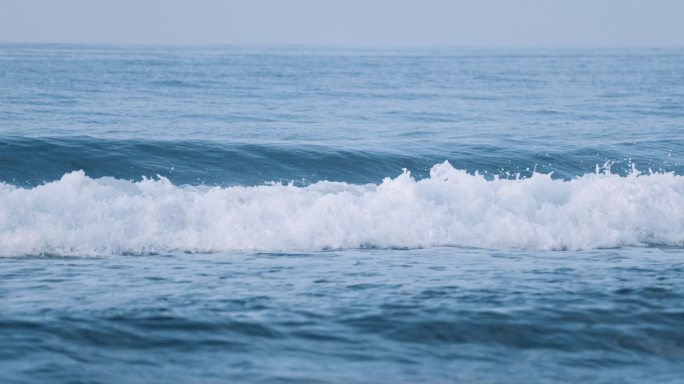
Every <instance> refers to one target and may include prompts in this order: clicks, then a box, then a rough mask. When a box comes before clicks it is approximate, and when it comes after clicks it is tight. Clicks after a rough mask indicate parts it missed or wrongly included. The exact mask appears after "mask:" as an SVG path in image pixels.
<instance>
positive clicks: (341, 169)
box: [0, 135, 684, 187]
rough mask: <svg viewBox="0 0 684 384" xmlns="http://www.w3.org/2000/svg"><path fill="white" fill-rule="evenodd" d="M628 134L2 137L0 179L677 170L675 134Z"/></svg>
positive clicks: (372, 178) (208, 181) (189, 180)
mask: <svg viewBox="0 0 684 384" xmlns="http://www.w3.org/2000/svg"><path fill="white" fill-rule="evenodd" d="M428 136H429V135H428ZM635 144H636V143H634V142H632V141H619V140H616V141H611V142H591V141H586V140H585V141H582V142H567V143H562V145H559V144H555V145H549V144H548V143H545V142H543V141H538V142H534V141H525V140H521V139H515V138H506V140H500V139H491V140H487V139H473V138H471V139H462V140H458V142H457V143H454V142H449V141H444V142H441V141H440V140H428V139H427V138H423V139H420V140H414V139H407V140H406V141H405V142H401V141H399V140H391V143H387V142H385V141H380V140H378V141H374V140H364V141H357V142H354V141H348V142H344V141H342V142H339V141H338V142H334V143H332V142H300V141H292V142H267V141H261V142H256V141H251V142H239V141H226V140H215V141H209V140H184V141H177V140H166V141H165V140H144V139H126V140H120V139H104V138H94V137H88V136H78V137H73V136H71V137H64V138H55V137H29V138H24V137H0V182H5V183H7V184H11V185H16V186H22V187H35V186H38V185H42V184H44V183H47V182H52V181H55V180H59V179H60V178H61V177H62V176H63V175H64V174H66V173H70V172H74V171H78V170H83V171H84V172H85V173H86V174H87V175H88V176H89V177H92V178H101V177H114V178H117V179H124V180H137V181H139V180H142V176H146V177H148V178H150V177H153V176H156V175H161V176H164V177H165V178H167V179H168V180H169V181H171V182H172V183H173V184H174V185H196V186H197V185H217V186H224V187H226V186H256V185H263V184H264V183H265V182H271V181H282V182H284V183H287V182H290V181H294V182H295V185H300V186H301V185H309V184H311V183H316V182H319V181H325V180H328V181H342V182H346V183H350V184H365V183H376V184H377V183H380V182H381V181H382V180H383V178H384V177H386V176H387V175H392V174H395V173H396V172H397V171H398V170H400V169H402V168H406V169H407V170H408V171H410V172H411V174H412V176H413V177H414V178H416V179H422V178H425V177H428V176H429V169H430V168H431V167H432V166H433V165H434V164H436V163H438V162H442V161H444V160H445V159H446V160H449V162H450V163H451V164H453V165H454V166H455V167H457V168H459V169H462V170H465V171H467V172H469V173H475V172H476V171H479V173H480V174H482V175H483V176H484V177H485V178H486V179H488V180H493V178H494V176H495V175H499V177H501V178H515V175H516V174H519V176H520V177H531V176H532V174H533V173H534V171H535V170H536V171H537V172H541V173H551V172H553V173H552V175H551V177H552V178H554V179H563V180H569V179H572V178H574V177H577V176H581V175H584V174H586V173H591V172H593V171H594V168H595V166H596V164H600V165H604V164H607V165H611V164H612V168H611V170H612V172H613V173H617V174H621V175H624V174H627V173H628V172H629V171H630V170H631V163H634V162H636V163H637V164H640V165H642V166H645V167H649V168H652V169H653V170H654V171H675V172H676V173H677V174H682V173H684V166H682V165H681V164H682V159H681V156H680V155H679V154H680V153H682V152H684V145H683V143H682V142H681V141H676V140H675V141H673V140H671V139H669V138H662V139H657V138H650V139H645V140H641V141H640V142H639V145H635ZM673 151H674V152H673ZM670 155H672V156H670Z"/></svg>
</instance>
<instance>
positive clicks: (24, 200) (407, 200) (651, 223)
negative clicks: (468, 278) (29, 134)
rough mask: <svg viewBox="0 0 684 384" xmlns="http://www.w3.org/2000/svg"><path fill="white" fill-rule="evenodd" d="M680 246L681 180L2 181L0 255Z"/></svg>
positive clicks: (442, 167) (683, 234) (77, 176)
mask: <svg viewBox="0 0 684 384" xmlns="http://www.w3.org/2000/svg"><path fill="white" fill-rule="evenodd" d="M646 243H656V244H669V245H682V244H684V177H682V176H677V175H675V174H673V173H654V174H648V175H644V174H640V173H639V172H638V171H636V169H634V171H633V172H632V173H631V174H629V175H628V176H626V177H620V176H618V175H615V174H611V173H610V171H609V170H606V171H605V172H604V173H599V172H597V173H592V174H586V175H584V176H581V177H578V178H575V179H573V180H570V181H563V180H552V179H551V177H550V175H549V174H540V173H536V174H534V175H533V176H532V177H530V178H526V179H517V180H504V179H498V178H497V179H495V180H490V181H488V180H486V179H485V178H484V177H482V176H481V175H478V174H475V175H472V174H468V173H466V172H465V171H462V170H458V169H454V168H453V167H452V166H451V165H450V164H449V163H448V162H444V163H442V164H437V165H435V166H434V167H433V168H432V170H431V171H430V178H428V179H423V180H419V181H416V180H414V179H413V178H411V175H410V173H409V172H406V171H405V172H404V173H403V174H401V175H399V176H398V177H396V178H394V179H391V178H389V177H388V178H385V179H384V181H383V182H382V183H381V184H379V185H374V184H367V185H353V184H347V183H338V182H318V183H316V184H312V185H309V186H307V187H296V186H293V185H283V184H270V185H263V186H257V187H229V188H220V187H214V188H210V187H192V186H174V185H172V184H171V183H170V182H169V181H168V180H167V179H165V178H163V177H160V178H159V180H150V179H145V180H143V181H141V182H129V181H125V180H117V179H114V178H110V177H104V178H100V179H91V178H89V177H87V176H86V175H85V174H84V173H83V172H82V171H78V172H72V173H68V174H65V175H64V176H63V177H62V178H61V179H60V180H58V181H54V182H51V183H47V184H45V185H41V186H38V187H34V188H30V189H26V188H19V187H15V186H12V185H8V184H0V255H3V256H18V255H45V254H56V255H80V256H87V255H110V254H146V253H153V252H168V251H192V252H221V251H236V250H241V251H245V250H260V251H292V250H298V251H317V250H325V249H349V248H363V247H379V248H392V247H397V248H420V247H434V246H462V247H476V248H518V249H539V250H589V249H595V248H610V247H621V246H638V245H643V244H646Z"/></svg>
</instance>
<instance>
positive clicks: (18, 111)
mask: <svg viewBox="0 0 684 384" xmlns="http://www.w3.org/2000/svg"><path fill="white" fill-rule="evenodd" d="M683 129H684V49H682V48H659V49H624V48H620V49H618V48H610V49H583V48H566V49H551V48H545V49H477V48H401V49H399V48H354V47H280V46H277V47H268V46H264V47H249V46H247V47H233V46H227V47H166V46H107V45H56V44H51V45H35V44H0V182H1V183H3V184H2V186H3V188H5V189H3V190H2V191H1V193H0V196H3V199H7V201H10V200H9V199H10V198H12V199H16V198H15V197H13V196H15V195H13V194H15V193H17V191H19V192H22V191H29V192H30V191H34V190H37V188H40V187H41V186H44V185H45V184H49V183H55V182H57V181H59V180H60V179H62V177H63V176H64V175H65V174H69V173H71V172H74V171H79V170H83V171H84V172H85V175H86V176H87V177H89V178H91V179H94V180H97V179H100V178H103V177H113V178H116V179H122V180H129V181H131V182H140V181H141V180H144V179H143V177H145V178H148V179H149V178H154V179H155V180H159V179H161V178H166V179H168V180H169V181H170V183H171V184H172V185H173V186H176V187H179V188H189V187H191V186H192V187H202V186H220V187H223V188H225V187H235V188H243V187H255V186H264V185H268V183H271V182H276V183H278V182H282V183H285V184H287V183H291V184H292V185H293V186H295V187H299V188H304V187H306V186H311V185H312V184H315V183H317V182H320V181H325V180H327V181H333V182H340V183H346V185H362V184H368V183H372V184H379V183H381V182H383V180H384V179H385V178H388V177H389V178H396V177H397V176H398V175H400V174H402V169H404V168H405V169H407V170H408V171H409V172H410V174H411V176H412V177H413V178H414V179H415V180H422V179H426V178H428V177H430V169H431V168H432V167H433V166H434V165H435V164H438V163H442V162H444V161H445V160H446V161H449V163H450V164H451V165H452V166H453V167H454V168H456V169H460V170H465V171H466V172H468V173H469V174H470V175H474V174H475V173H476V172H477V174H478V175H483V176H484V179H485V180H487V181H488V182H492V181H493V180H495V179H511V180H513V179H522V178H530V177H532V176H533V174H534V173H535V172H537V173H543V174H549V173H552V174H551V178H552V179H554V180H564V181H568V182H569V181H570V180H573V179H577V178H581V177H584V176H585V175H587V174H592V173H596V172H597V166H598V170H599V172H603V173H604V174H606V173H607V172H611V173H612V174H617V175H620V176H621V177H627V175H628V174H629V173H630V172H633V170H634V169H636V170H639V171H641V172H643V173H644V174H651V173H660V174H662V173H668V172H669V173H671V174H672V175H673V177H681V176H682V175H684V166H683V165H682V161H684V140H683V139H682V130H683ZM632 167H634V168H632ZM64 183H65V184H64V185H67V184H66V183H67V182H66V181H64ZM60 185H62V184H60ZM677 185H678V184H677ZM651 187H652V188H651V189H649V191H651V192H649V193H657V192H652V191H654V190H657V185H656V186H655V187H653V184H651ZM670 187H671V186H670V185H668V188H670ZM65 188H66V187H65ZM654 188H655V189H654ZM663 188H665V186H663ZM671 188H673V189H671V190H672V191H674V192H671V193H672V195H671V196H672V197H671V201H672V204H673V205H672V207H675V208H673V209H676V208H677V207H678V206H679V205H677V204H678V202H681V201H682V199H684V191H679V190H677V188H678V187H677V186H676V185H675V186H674V187H671ZM245 191H249V189H245ZM668 191H669V190H668ZM677 191H679V192H677ZM2 193H4V194H2ZM245 193H246V192H245ZM549 193H550V194H552V193H554V192H553V191H551V192H549ZM634 193H637V192H634ZM643 193H646V192H643ZM668 193H670V192H668ZM22 196H23V195H22ZM26 196H28V197H26V198H25V199H24V200H11V201H13V202H14V201H24V202H26V206H25V208H24V206H19V205H18V204H19V203H13V204H15V205H14V206H12V207H11V208H12V209H11V210H10V209H9V208H6V209H5V211H4V212H3V210H2V209H0V253H1V254H3V255H6V256H5V257H0V282H1V283H0V334H1V335H2V337H1V339H2V343H0V376H1V377H2V378H3V380H2V381H3V382H8V383H36V382H46V383H121V382H127V383H168V382H184V383H194V382H198V383H229V382H230V383H236V382H239V383H241V382H244V383H285V382H296V383H307V382H310V383H343V382H344V383H378V382H388V383H389V382H392V383H395V382H396V383H404V382H405V383H412V382H416V383H417V382H429V383H452V382H462V383H500V382H507V383H529V382H544V383H576V382H597V383H645V382H654V383H655V382H663V383H682V382H684V379H683V378H684V287H683V285H682V284H683V283H684V248H682V245H684V244H681V243H680V242H679V241H677V240H674V241H670V242H667V243H651V244H648V243H643V242H641V243H639V244H635V245H633V246H625V247H617V248H610V249H584V250H580V251H545V250H539V249H531V248H530V249H526V248H525V247H522V248H521V247H516V248H515V249H513V248H507V247H501V248H496V249H492V248H490V247H482V248H481V247H462V246H458V244H455V245H456V246H439V245H438V246H434V247H417V248H411V247H409V248H410V249H404V248H405V247H399V246H398V247H392V246H390V247H382V248H383V249H379V248H378V247H376V246H374V244H366V243H364V244H359V246H358V247H356V248H352V249H320V250H318V251H315V252H310V251H300V250H297V249H293V250H291V251H287V252H285V251H282V252H281V251H273V252H261V251H258V249H259V244H255V245H254V246H253V247H252V249H256V250H239V249H235V250H223V251H221V252H216V253H201V252H197V251H196V250H193V249H185V250H184V251H182V250H179V249H178V248H179V247H176V248H177V249H168V250H164V251H162V252H152V251H149V250H147V251H146V250H142V251H140V252H133V253H131V252H119V253H117V252H109V253H108V254H98V255H92V254H90V253H88V254H86V253H83V254H79V253H78V252H79V249H78V248H74V249H71V250H68V251H69V252H68V256H65V254H61V253H59V252H56V251H55V252H56V253H55V252H53V253H50V252H42V251H36V252H24V251H13V249H26V247H28V246H24V245H21V244H25V243H22V241H26V242H30V241H34V242H36V244H39V243H40V242H41V241H43V240H44V241H45V242H50V241H58V240H59V239H57V240H55V239H53V238H51V237H50V236H51V235H50V234H49V233H45V234H44V239H43V238H41V236H42V235H39V236H38V238H34V237H31V236H29V235H25V236H24V237H20V236H19V235H17V234H18V233H20V231H21V230H24V229H28V230H30V229H31V228H32V227H31V225H33V224H28V223H34V222H35V221H31V220H38V219H36V218H37V217H39V216H40V215H43V214H45V212H48V213H49V212H52V211H54V212H58V211H59V212H60V213H59V214H60V215H64V210H59V209H61V208H59V207H61V205H60V204H61V203H59V202H58V203H55V202H52V201H51V202H49V204H48V202H43V201H35V198H34V197H32V196H38V195H31V194H27V195H26ZM64 196H69V195H68V194H67V193H66V192H65V194H64V195H60V199H68V197H64ZM549 196H550V197H549V198H550V199H551V200H553V199H552V198H553V196H552V195H549ZM653 196H654V197H656V196H657V195H653ZM32 199H34V200H32ZM646 200H648V199H646ZM609 202H610V201H606V203H607V204H608V203H609ZM64 203H65V204H66V203H67V202H64ZM72 203H73V202H72ZM77 203H78V202H76V204H77ZM50 204H57V205H50ZM287 204H288V202H287V201H286V200H284V202H283V205H287ZM39 208H40V210H39ZM58 208H59V209H58ZM117 209H119V208H117ZM123 211H124V209H123V208H121V210H120V211H107V215H110V214H111V215H115V214H121V215H124V213H121V212H123ZM117 212H118V213H117ZM173 213H174V212H170V213H169V220H173V218H174V217H173ZM649 213H650V212H647V211H643V212H639V213H638V214H639V215H647V214H649ZM66 216H69V215H68V214H67V215H66ZM131 217H133V216H131ZM103 218H104V216H103ZM285 219H287V217H286V218H285ZM64 220H73V226H74V228H77V227H79V225H82V222H80V221H79V220H80V219H79V216H76V215H75V214H74V216H73V218H72V219H70V218H69V217H65V218H64ZM135 220H143V219H141V218H138V217H135ZM274 220H275V219H274ZM398 220H399V219H398ZM416 220H417V219H416ZM683 220H684V219H683ZM8 223H10V224H8ZM245 225H247V224H245ZM397 225H398V226H401V225H403V223H402V222H401V221H397ZM514 229H515V228H511V230H514ZM611 229H615V230H616V231H617V230H620V228H611ZM670 229H671V228H670ZM79 230H82V231H87V228H85V229H83V228H81V229H79ZM112 230H114V229H112ZM649 230H650V231H651V232H653V233H647V234H645V235H644V236H645V238H659V237H658V231H666V230H667V228H652V229H649ZM179 231H182V228H181V229H179ZM675 232H676V231H675ZM27 233H28V232H27ZM32 233H33V232H32ZM79 233H80V232H79ZM279 235H281V234H279V233H273V234H272V236H274V237H277V236H279ZM103 236H104V234H103ZM225 236H231V233H230V232H226V234H225ZM649 236H650V237H649ZM668 236H670V238H673V236H674V238H678V237H677V236H678V234H677V233H674V234H672V233H669V235H668ZM27 239H28V240H27ZM314 240H315V239H313V240H312V241H314ZM140 241H141V243H144V242H145V239H141V240H140ZM50 244H52V243H50ZM3 247H4V248H3ZM13 247H15V248H13ZM22 247H23V248H22ZM399 248H402V249H399ZM141 249H142V248H141ZM65 252H66V251H65Z"/></svg>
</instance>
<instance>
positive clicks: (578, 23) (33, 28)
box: [0, 0, 684, 47]
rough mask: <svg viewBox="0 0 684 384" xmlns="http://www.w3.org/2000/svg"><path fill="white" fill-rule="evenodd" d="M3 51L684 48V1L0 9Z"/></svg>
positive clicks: (222, 0)
mask: <svg viewBox="0 0 684 384" xmlns="http://www.w3.org/2000/svg"><path fill="white" fill-rule="evenodd" d="M0 42H36V43H114V44H184V45H185V44H190V45H195V44H211V45H213V44H307V45H362V46H415V45H456V46H499V47H501V46H503V47H509V46H631V47H646V46H672V45H684V0H648V1H645V0H450V1H449V0H244V1H234V0H192V1H190V0H186V1H180V0H98V1H94V0H59V1H55V0H0Z"/></svg>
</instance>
